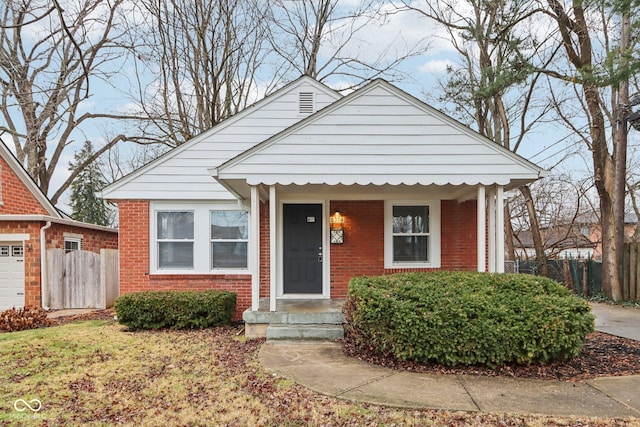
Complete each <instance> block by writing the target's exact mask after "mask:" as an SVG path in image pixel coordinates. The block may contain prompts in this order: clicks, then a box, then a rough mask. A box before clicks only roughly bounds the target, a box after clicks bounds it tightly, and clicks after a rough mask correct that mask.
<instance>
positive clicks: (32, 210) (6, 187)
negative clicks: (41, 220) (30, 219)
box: [0, 157, 48, 215]
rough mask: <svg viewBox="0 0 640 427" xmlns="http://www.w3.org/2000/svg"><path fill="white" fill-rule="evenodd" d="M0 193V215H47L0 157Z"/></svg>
mask: <svg viewBox="0 0 640 427" xmlns="http://www.w3.org/2000/svg"><path fill="white" fill-rule="evenodd" d="M0 169H1V170H2V173H1V175H0V191H1V195H2V197H1V198H0V200H2V204H0V214H4V215H18V214H24V215H32V214H33V215H48V212H47V210H46V209H45V208H44V207H42V205H41V204H40V203H39V202H38V200H37V199H36V198H35V197H34V196H33V194H32V193H31V191H29V190H28V189H27V187H25V185H24V183H23V182H22V181H21V180H20V179H19V178H18V177H17V176H16V175H15V174H14V173H13V170H12V169H11V168H10V167H9V165H8V164H7V162H5V160H4V159H3V158H1V157H0Z"/></svg>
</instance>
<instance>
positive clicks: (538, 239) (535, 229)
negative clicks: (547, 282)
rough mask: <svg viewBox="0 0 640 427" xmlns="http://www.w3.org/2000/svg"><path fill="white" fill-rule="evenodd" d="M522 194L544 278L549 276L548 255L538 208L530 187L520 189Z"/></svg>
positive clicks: (537, 259) (525, 186)
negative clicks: (541, 230) (543, 240)
mask: <svg viewBox="0 0 640 427" xmlns="http://www.w3.org/2000/svg"><path fill="white" fill-rule="evenodd" d="M520 192H521V193H522V195H523V196H524V200H525V205H526V206H527V213H528V215H529V225H530V228H531V237H532V239H533V247H534V249H535V251H536V261H537V262H538V266H539V268H540V274H541V275H543V276H549V267H548V265H547V255H546V254H545V252H544V244H543V242H542V233H541V232H540V223H539V222H538V215H537V214H536V208H535V206H534V204H533V196H532V195H531V189H530V188H529V186H528V185H523V186H522V187H520Z"/></svg>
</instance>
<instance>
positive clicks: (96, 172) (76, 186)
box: [69, 141, 109, 225]
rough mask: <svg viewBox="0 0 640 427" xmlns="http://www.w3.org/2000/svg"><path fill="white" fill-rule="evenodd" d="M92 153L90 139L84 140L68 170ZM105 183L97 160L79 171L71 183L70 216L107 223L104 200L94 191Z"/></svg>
mask: <svg viewBox="0 0 640 427" xmlns="http://www.w3.org/2000/svg"><path fill="white" fill-rule="evenodd" d="M92 154H93V146H92V144H91V141H85V143H84V145H83V147H82V149H81V150H80V152H78V153H76V154H75V155H74V156H73V157H74V161H73V162H70V163H69V170H72V171H73V170H75V169H76V168H77V167H78V165H81V164H82V163H83V162H84V161H86V159H88V158H89V157H90V156H91V155H92ZM105 185H106V182H105V179H104V175H103V174H102V171H101V170H100V164H99V163H98V160H95V161H93V162H92V163H89V164H88V165H87V166H86V167H85V168H84V169H82V170H81V171H80V173H79V174H78V176H76V178H75V179H74V180H73V182H72V183H71V210H72V212H71V216H72V217H73V218H74V219H75V220H77V221H83V222H87V223H91V224H97V225H109V212H108V209H107V206H106V204H105V201H104V200H102V199H99V198H98V197H97V196H96V192H98V191H100V190H102V188H103V187H104V186H105Z"/></svg>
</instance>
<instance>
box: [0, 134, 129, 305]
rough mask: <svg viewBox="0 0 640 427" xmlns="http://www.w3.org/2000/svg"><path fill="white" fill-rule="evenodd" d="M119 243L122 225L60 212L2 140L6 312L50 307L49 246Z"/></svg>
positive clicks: (0, 300)
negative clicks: (98, 222)
mask: <svg viewBox="0 0 640 427" xmlns="http://www.w3.org/2000/svg"><path fill="white" fill-rule="evenodd" d="M117 247H118V232H117V230H115V229H112V228H109V227H101V226H97V225H93V224H86V223H83V222H79V221H74V220H73V219H71V218H69V217H68V216H67V215H64V214H63V213H61V212H60V211H58V210H57V209H56V208H55V207H54V206H53V204H52V203H51V201H50V200H49V199H48V198H47V196H46V195H45V194H44V193H43V192H42V191H41V190H40V188H39V187H38V186H37V185H36V183H35V182H34V181H33V180H32V179H31V177H30V176H29V174H28V173H27V171H26V170H24V168H23V167H22V165H21V164H20V162H19V161H18V159H16V158H15V156H14V155H13V153H11V151H9V149H8V148H7V146H6V145H4V143H2V142H1V141H0V311H2V310H6V309H9V308H12V307H16V308H19V307H23V306H31V307H43V308H48V307H47V299H46V296H45V295H46V294H47V293H48V286H49V285H50V284H48V283H47V274H46V268H47V260H46V253H47V252H46V250H45V249H50V248H59V249H65V251H73V250H78V249H82V250H87V251H92V252H99V251H100V249H102V248H110V249H117ZM56 285H59V284H56Z"/></svg>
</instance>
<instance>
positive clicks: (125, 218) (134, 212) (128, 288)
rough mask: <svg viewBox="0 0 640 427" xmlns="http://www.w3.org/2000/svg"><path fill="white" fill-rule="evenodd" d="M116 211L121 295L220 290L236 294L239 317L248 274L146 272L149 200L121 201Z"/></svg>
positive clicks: (245, 304)
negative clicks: (118, 228)
mask: <svg viewBox="0 0 640 427" xmlns="http://www.w3.org/2000/svg"><path fill="white" fill-rule="evenodd" d="M262 210H266V211H267V220H268V207H267V208H265V209H262ZM118 212H119V222H120V230H119V232H120V294H121V295H124V294H128V293H132V292H140V291H149V290H196V291H202V290H207V289H222V290H227V291H231V292H235V293H236V294H237V309H236V312H235V314H234V318H235V319H240V318H241V317H242V312H243V311H244V310H246V309H247V308H249V307H250V306H251V275H249V274H240V275H220V274H166V275H165V274H150V273H149V265H150V264H149V263H150V262H149V245H150V236H149V201H148V200H121V201H119V202H118ZM267 239H268V235H267ZM267 262H268V261H267ZM267 274H268V273H267Z"/></svg>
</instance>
